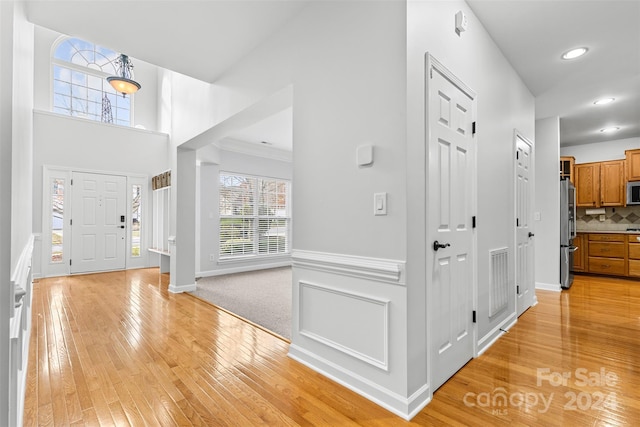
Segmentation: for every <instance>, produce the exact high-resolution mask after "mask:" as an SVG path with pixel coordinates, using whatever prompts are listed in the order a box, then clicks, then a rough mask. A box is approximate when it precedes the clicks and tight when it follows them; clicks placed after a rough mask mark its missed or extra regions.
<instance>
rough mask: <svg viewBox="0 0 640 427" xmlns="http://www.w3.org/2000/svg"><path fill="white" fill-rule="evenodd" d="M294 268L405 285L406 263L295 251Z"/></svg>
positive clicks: (293, 257)
mask: <svg viewBox="0 0 640 427" xmlns="http://www.w3.org/2000/svg"><path fill="white" fill-rule="evenodd" d="M291 258H292V259H293V266H294V267H302V268H310V269H314V270H320V271H325V272H328V273H336V274H341V275H347V276H353V277H358V278H362V279H367V280H376V281H380V282H385V283H391V284H395V285H402V286H404V285H405V277H404V276H405V262H404V261H395V260H385V259H377V258H365V257H359V256H353V255H342V254H330V253H325V252H311V251H302V250H295V251H293V254H292V256H291Z"/></svg>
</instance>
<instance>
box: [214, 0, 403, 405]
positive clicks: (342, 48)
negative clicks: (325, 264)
mask: <svg viewBox="0 0 640 427" xmlns="http://www.w3.org/2000/svg"><path fill="white" fill-rule="evenodd" d="M291 83H293V141H294V142H293V177H294V184H293V197H292V199H293V249H294V257H295V253H298V254H299V255H301V256H302V257H306V258H313V259H312V260H307V261H305V265H306V267H304V268H303V267H301V261H298V264H297V267H296V266H295V264H294V283H296V285H295V289H294V300H296V302H295V303H294V304H298V305H299V301H300V298H304V295H307V294H305V293H304V292H306V291H303V292H302V293H299V291H298V290H299V289H301V288H300V285H299V284H300V283H315V284H317V285H319V286H322V287H331V288H335V289H339V293H337V294H334V295H339V296H338V297H337V298H338V304H335V305H334V304H331V303H330V302H329V301H326V300H314V302H312V304H314V307H308V306H307V309H306V310H304V313H299V312H297V311H296V310H297V309H296V308H295V307H294V312H293V318H294V328H293V329H294V332H293V346H292V354H293V353H295V357H296V358H298V360H303V361H306V363H310V364H313V366H314V367H315V368H316V369H318V370H321V371H323V372H325V373H326V374H329V375H334V376H336V377H337V378H339V379H340V380H341V381H344V382H345V383H346V384H347V385H350V386H352V387H354V388H358V389H359V390H360V391H361V392H363V388H366V389H367V392H370V393H373V394H374V395H375V396H376V397H379V398H380V400H381V401H387V402H388V401H392V403H390V404H391V405H396V404H397V405H400V406H403V405H404V406H406V400H407V399H406V390H407V387H406V382H407V373H406V359H405V356H404V352H405V350H404V349H406V340H405V339H406V337H405V331H406V317H405V316H406V310H405V309H404V307H405V306H406V297H405V288H404V286H403V279H402V277H397V276H395V278H393V279H389V280H386V279H385V280H374V279H372V278H371V277H370V276H369V275H365V276H366V278H362V277H360V278H358V279H356V278H353V277H350V276H349V275H350V274H351V273H350V272H352V271H353V270H354V269H355V267H354V263H360V262H363V263H365V264H366V265H369V264H370V263H371V264H373V263H374V260H377V261H379V264H376V265H385V266H387V265H393V266H394V267H393V268H397V269H398V270H401V269H403V268H404V267H403V266H404V261H403V260H404V258H405V252H406V229H407V227H406V190H405V187H406V181H405V173H404V171H405V164H406V163H405V162H406V145H405V139H406V136H405V132H406V131H405V129H406V9H405V4H404V3H402V2H313V3H312V4H310V5H309V6H308V7H307V8H306V9H305V10H303V11H302V12H301V13H300V14H299V15H298V16H297V17H296V19H294V20H293V21H291V22H289V23H288V25H286V26H284V27H283V28H282V29H281V31H280V32H279V33H277V34H275V35H274V36H273V37H272V38H270V39H268V40H266V41H265V42H264V43H263V44H262V45H261V46H260V47H258V48H257V49H256V50H254V51H253V52H252V53H251V54H250V55H248V56H247V57H245V58H244V59H243V60H242V61H241V62H240V63H239V64H238V65H237V66H236V67H234V68H233V69H231V70H230V71H229V72H228V73H227V74H225V75H224V76H223V77H222V78H221V79H219V80H218V81H216V82H215V83H214V88H215V93H216V96H217V98H216V100H217V101H218V102H219V105H220V107H219V109H218V114H219V117H220V118H221V119H222V118H223V117H225V116H227V117H230V116H232V115H234V114H235V113H237V112H239V111H241V110H243V109H245V108H247V107H249V106H251V105H253V104H254V103H257V102H258V101H260V100H262V99H263V98H266V97H268V96H269V95H271V94H274V93H276V92H278V91H280V90H281V89H283V88H285V87H287V86H288V85H290V84H291ZM223 107H224V108H226V112H223V111H222V108H223ZM361 144H372V145H373V146H374V164H373V165H372V166H371V167H358V165H357V164H356V149H357V147H358V146H359V145H361ZM376 192H387V194H388V197H389V198H388V201H389V204H388V212H389V214H388V215H387V216H377V217H376V216H374V215H373V194H374V193H376ZM316 256H317V257H319V258H322V259H325V258H326V257H333V258H332V259H333V260H334V261H333V264H332V265H334V266H335V265H342V266H344V269H343V270H342V272H338V271H335V270H334V271H333V273H330V274H327V273H321V272H319V271H318V269H316V268H315V267H318V265H317V264H318V261H317V259H318V258H317V257H316ZM323 257H324V258H323ZM300 259H301V258H300V256H299V257H298V260H300ZM294 263H295V261H294ZM336 263H337V264H336ZM310 264H313V265H314V266H315V267H309V265H310ZM319 268H322V267H319ZM354 274H357V273H354ZM400 276H402V274H400ZM304 289H307V290H308V289H309V288H304ZM323 289H324V288H323ZM323 295H324V294H323ZM354 295H367V296H368V297H370V298H373V300H371V299H366V301H371V302H370V305H369V303H367V304H368V305H366V307H378V306H377V305H376V302H375V301H379V300H382V301H386V300H388V301H390V303H389V306H390V307H392V308H391V309H390V311H389V312H388V313H389V319H388V320H389V329H385V328H382V329H379V328H377V327H376V328H375V329H372V328H370V327H365V325H363V324H362V323H361V322H360V320H361V318H362V315H363V313H362V312H360V313H358V310H354V311H351V310H346V309H345V310H344V311H343V310H338V306H340V307H350V306H351V304H353V303H355V301H361V300H358V299H354ZM374 300H375V301H374ZM342 304H345V305H342ZM372 310H373V309H372ZM320 312H323V313H325V314H324V315H323V317H325V318H326V316H327V313H331V317H332V319H333V320H334V321H336V322H337V323H338V324H340V325H342V326H341V327H339V328H334V327H329V330H327V331H326V332H327V334H326V335H324V338H325V339H327V340H329V341H333V342H345V343H348V345H347V347H350V348H351V349H352V348H353V347H354V346H355V347H358V345H360V344H362V345H363V346H364V347H366V348H369V347H367V346H368V345H373V343H381V342H383V340H384V339H385V337H386V339H388V343H387V345H388V348H389V352H390V354H389V355H388V359H387V362H388V364H389V365H388V369H389V371H388V372H387V371H384V370H381V369H379V368H378V367H375V366H373V365H371V364H369V363H366V362H363V361H362V360H360V359H358V358H356V357H354V356H353V352H352V351H351V349H346V350H345V349H344V348H343V349H338V348H336V347H332V346H330V345H325V344H322V343H321V342H319V341H318V340H314V339H309V338H308V336H305V335H302V334H300V330H299V328H298V327H299V326H300V323H299V316H303V315H304V316H306V317H305V318H304V319H302V321H303V322H307V323H306V324H307V325H308V324H309V323H308V322H312V323H314V324H315V322H321V320H320V319H319V318H316V316H317V315H318V313H320ZM374 312H375V313H376V314H375V316H378V315H381V316H384V315H383V314H382V313H380V312H378V311H375V310H374V311H372V313H374ZM354 316H355V317H358V321H355V319H354ZM362 328H364V329H362ZM363 341H366V342H363ZM376 345H377V344H376ZM358 348H359V347H358ZM378 350H380V349H379V348H378ZM380 351H381V350H380ZM307 356H308V357H307ZM332 366H334V367H335V366H338V367H339V368H338V370H337V371H335V372H333V371H332V372H331V373H330V372H329V370H331V369H332V368H331V367H332ZM358 378H367V379H368V380H369V381H370V382H368V383H367V384H364V383H362V382H359V380H358ZM372 385H375V387H373V386H372ZM370 396H371V394H370ZM403 402H404V403H403ZM397 405H396V407H397Z"/></svg>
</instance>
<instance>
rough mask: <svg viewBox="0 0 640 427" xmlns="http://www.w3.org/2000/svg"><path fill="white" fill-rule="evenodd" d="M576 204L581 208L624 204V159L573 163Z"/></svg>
mask: <svg viewBox="0 0 640 427" xmlns="http://www.w3.org/2000/svg"><path fill="white" fill-rule="evenodd" d="M574 173H575V179H576V181H575V186H576V205H577V206H578V207H583V208H599V207H605V206H624V205H625V193H624V187H625V161H624V160H612V161H610V162H595V163H582V164H577V165H575V169H574Z"/></svg>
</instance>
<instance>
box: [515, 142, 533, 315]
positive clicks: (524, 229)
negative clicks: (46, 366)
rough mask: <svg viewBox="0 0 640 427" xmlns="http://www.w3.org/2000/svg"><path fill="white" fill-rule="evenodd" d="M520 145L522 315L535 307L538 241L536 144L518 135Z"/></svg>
mask: <svg viewBox="0 0 640 427" xmlns="http://www.w3.org/2000/svg"><path fill="white" fill-rule="evenodd" d="M515 135H516V136H515V140H516V141H515V142H516V273H515V274H516V307H517V311H518V316H520V315H521V314H522V313H524V311H525V310H526V309H527V308H529V307H531V306H532V305H533V301H534V293H535V284H534V265H533V263H534V258H533V254H534V240H533V236H534V233H533V229H532V226H531V225H532V224H531V220H532V213H531V211H532V209H533V203H532V197H533V191H532V179H533V170H532V166H533V162H532V155H531V154H532V148H533V147H532V144H531V142H530V141H528V140H527V139H526V138H524V137H522V136H521V135H519V134H518V133H517V132H516V134H515Z"/></svg>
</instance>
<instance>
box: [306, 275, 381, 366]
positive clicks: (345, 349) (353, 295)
mask: <svg viewBox="0 0 640 427" xmlns="http://www.w3.org/2000/svg"><path fill="white" fill-rule="evenodd" d="M298 283H299V287H300V294H302V291H303V288H309V289H316V290H321V291H323V292H330V293H332V294H335V295H340V296H342V297H345V298H352V299H357V300H360V301H364V302H367V303H370V304H374V305H377V306H381V307H382V308H383V324H384V327H383V331H382V333H383V336H382V341H383V344H382V345H383V357H382V360H379V359H376V358H375V357H372V356H370V355H368V354H364V353H362V352H359V351H357V350H355V349H353V348H351V347H348V346H346V345H344V344H340V343H337V342H335V341H333V340H331V339H329V338H327V337H324V336H321V335H318V334H316V333H314V332H311V331H308V330H306V329H305V328H304V325H303V318H302V313H304V310H305V309H304V306H303V305H302V301H300V302H299V304H300V309H299V310H298V325H299V329H298V333H299V334H300V335H303V336H305V337H307V338H309V339H312V340H314V341H316V342H319V343H320V344H323V345H326V346H327V347H331V348H333V349H335V350H338V351H340V352H342V353H344V354H346V355H348V356H351V357H354V358H356V359H359V360H362V361H363V362H365V363H368V364H370V365H372V366H375V367H376V368H379V369H382V370H383V371H385V372H389V305H390V304H391V301H389V300H383V299H379V298H372V297H370V296H367V295H364V294H361V293H357V292H346V291H343V290H340V289H336V288H333V287H330V286H324V285H317V284H312V283H309V282H303V281H300V282H298ZM300 299H302V298H300Z"/></svg>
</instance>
